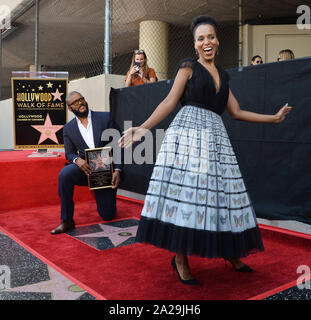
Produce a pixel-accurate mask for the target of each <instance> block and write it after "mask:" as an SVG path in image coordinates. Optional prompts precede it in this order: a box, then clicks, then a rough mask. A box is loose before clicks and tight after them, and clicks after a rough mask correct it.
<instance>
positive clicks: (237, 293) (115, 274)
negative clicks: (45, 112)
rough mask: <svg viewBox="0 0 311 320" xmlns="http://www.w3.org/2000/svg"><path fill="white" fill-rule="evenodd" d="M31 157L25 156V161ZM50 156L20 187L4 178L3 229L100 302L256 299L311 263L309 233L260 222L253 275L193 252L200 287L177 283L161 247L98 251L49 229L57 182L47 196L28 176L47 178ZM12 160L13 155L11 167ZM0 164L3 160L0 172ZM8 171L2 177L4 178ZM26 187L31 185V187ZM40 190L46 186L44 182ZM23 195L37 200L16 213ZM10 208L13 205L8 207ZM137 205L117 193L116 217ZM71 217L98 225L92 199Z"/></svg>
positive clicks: (133, 213) (54, 219)
mask: <svg viewBox="0 0 311 320" xmlns="http://www.w3.org/2000/svg"><path fill="white" fill-rule="evenodd" d="M1 161H2V158H1ZM28 161H29V160H28V159H27V160H26V162H28ZM37 161H39V160H37V159H35V160H34V162H37ZM50 161H51V162H61V161H63V160H62V159H45V160H40V162H41V165H37V164H36V170H37V172H36V174H35V176H34V177H33V179H30V180H27V179H26V180H23V184H24V186H21V185H18V183H17V182H16V181H15V182H14V183H13V184H12V185H10V184H9V183H8V182H7V181H6V182H7V184H6V188H3V187H2V191H4V193H5V194H7V195H8V198H9V199H10V201H13V199H15V200H16V201H13V202H15V203H3V201H8V200H7V199H5V198H4V197H3V194H2V195H1V208H6V210H5V211H6V212H5V213H3V214H0V228H1V229H2V230H4V231H5V232H7V233H8V234H9V235H11V236H12V237H13V238H14V239H15V240H17V241H18V242H19V243H20V244H22V245H24V246H25V247H26V249H29V250H31V252H32V253H34V254H35V255H37V256H38V257H40V258H42V259H44V261H45V262H46V263H48V264H51V266H53V267H55V266H56V267H57V270H58V271H61V272H63V273H64V275H67V276H70V278H71V279H75V280H76V282H77V283H78V284H79V285H80V286H81V287H83V288H84V289H86V290H87V291H89V292H90V293H91V294H94V295H95V296H96V297H97V298H99V299H110V300H116V299H117V300H127V299H129V300H151V299H152V300H153V299H156V300H161V299H162V300H175V299H180V300H184V299H187V300H216V299H224V300H245V299H251V298H256V297H257V298H261V299H262V298H264V297H265V296H267V294H268V293H269V294H272V293H273V292H274V291H277V290H276V289H275V288H278V287H282V289H285V288H287V287H289V286H293V285H295V281H296V280H297V278H298V277H299V276H301V275H300V274H297V273H296V270H297V268H298V266H299V265H308V266H310V265H311V246H310V244H311V236H308V235H301V234H296V233H293V232H288V233H283V232H279V230H277V229H276V228H270V227H262V228H261V231H262V236H263V241H264V245H265V251H264V252H263V253H259V254H256V255H251V256H249V257H248V258H246V259H244V260H243V261H244V262H245V263H247V264H248V265H250V266H251V267H252V268H253V269H254V270H255V271H254V272H253V273H250V274H243V273H238V272H236V271H234V270H233V269H232V267H231V266H228V268H226V267H225V265H224V262H223V261H222V260H221V259H201V258H198V257H191V258H190V264H191V268H192V272H193V275H194V276H195V277H197V278H198V279H199V280H200V281H201V282H203V284H204V285H203V286H201V287H187V286H185V285H182V284H181V283H179V281H178V279H177V276H176V275H175V274H173V272H172V270H171V266H170V260H171V258H172V256H173V254H172V253H170V252H167V251H165V250H161V249H158V248H155V247H153V246H150V245H143V244H132V245H128V246H123V247H119V248H113V249H109V250H102V251H98V250H96V249H93V248H91V247H90V246H88V245H85V244H83V243H82V242H80V241H78V240H77V239H74V238H72V237H70V236H69V235H66V234H62V235H57V236H52V235H50V233H49V232H50V230H51V229H53V228H54V227H55V226H57V224H58V223H59V211H60V207H59V204H58V203H59V201H58V199H57V191H55V190H57V188H56V185H52V186H50V192H51V193H53V194H52V195H51V194H48V192H47V191H46V190H42V193H41V192H40V188H39V189H37V188H33V187H32V185H33V181H36V182H38V181H39V182H40V179H43V178H42V176H43V177H44V178H45V179H48V175H47V174H46V176H45V173H42V171H45V170H48V171H50V170H49V169H51V166H52V163H50V164H49V167H48V168H47V167H46V166H45V165H44V164H45V163H46V162H50ZM17 162H18V160H16V161H15V162H14V164H16V163H17ZM32 163H33V162H32V161H29V163H28V165H27V166H26V165H24V166H23V167H24V170H25V171H29V172H33V174H34V171H33V170H34V169H33V168H29V167H30V166H32ZM7 166H9V165H7ZM3 167H4V166H3V165H2V169H1V170H0V174H2V170H3ZM56 167H57V166H56ZM60 167H61V165H60V166H59V168H60ZM10 170H12V168H10ZM18 170H20V169H18ZM53 170H54V171H50V175H51V176H52V175H57V172H56V170H58V169H55V168H54V169H53ZM27 174H28V173H27ZM12 175H15V173H12ZM12 175H10V174H7V177H9V180H11V178H12ZM25 175H26V173H25ZM40 177H41V178H40ZM54 178H55V177H54ZM54 178H53V179H54ZM50 179H51V178H50ZM55 180H57V179H54V182H53V184H55V183H56V182H55ZM13 185H14V186H18V188H19V192H20V194H19V193H15V189H13V188H12V186H13ZM25 185H28V188H26V187H25ZM42 188H45V184H43V187H42ZM4 189H5V190H4ZM25 189H27V190H25ZM28 189H29V190H28ZM9 190H11V193H10V192H9ZM22 190H24V191H22ZM79 192H81V194H83V195H85V194H87V196H86V195H85V197H90V196H89V192H88V190H87V188H81V190H80V191H79ZM43 194H44V195H45V197H48V199H49V200H48V202H47V204H45V203H44V199H42V198H43V196H42V195H43ZM79 195H80V194H79ZM52 196H54V203H55V205H49V204H50V201H52V199H53V197H52ZM20 197H21V198H24V197H33V198H36V199H37V201H38V203H37V204H36V207H31V204H32V203H35V201H36V200H35V199H32V200H29V201H28V202H27V206H25V208H24V209H20V210H18V207H19V206H21V205H22V203H23V201H25V199H24V200H23V199H19V198H20ZM90 199H91V197H90ZM44 204H45V205H44ZM43 205H44V206H43ZM14 206H16V207H17V209H10V210H9V209H8V208H11V207H14ZM141 207H142V205H141V204H140V203H139V202H132V201H128V200H126V199H124V198H119V199H118V214H117V217H116V219H123V218H127V217H137V218H139V215H140V211H141ZM1 211H2V210H1ZM2 212H3V211H2ZM75 221H76V224H77V226H82V225H91V224H95V223H100V222H102V221H101V219H100V217H99V216H98V214H97V211H96V205H95V203H94V201H83V202H80V203H78V204H77V206H76V212H75ZM270 229H271V230H270ZM172 288H173V290H172ZM270 290H274V291H270Z"/></svg>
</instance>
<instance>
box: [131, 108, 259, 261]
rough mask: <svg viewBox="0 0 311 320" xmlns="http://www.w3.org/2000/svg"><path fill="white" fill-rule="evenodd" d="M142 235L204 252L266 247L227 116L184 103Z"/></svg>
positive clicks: (159, 167) (158, 169)
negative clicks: (227, 123)
mask: <svg viewBox="0 0 311 320" xmlns="http://www.w3.org/2000/svg"><path fill="white" fill-rule="evenodd" d="M136 240H137V241H138V242H142V243H150V244H153V245H155V246H157V247H159V248H165V249H167V250H170V251H172V252H176V253H182V254H187V255H193V254H195V255H199V256H201V257H210V258H216V257H224V258H230V257H231V258H240V257H245V256H247V255H248V254H250V253H255V252H258V251H263V250H264V248H263V243H262V239H261V235H260V231H259V228H258V224H257V220H256V216H255V212H254V209H253V207H252V205H251V202H250V198H249V195H248V192H247V190H246V188H245V184H244V181H243V178H242V175H241V172H240V169H239V166H238V163H237V159H236V156H235V154H234V151H233V148H232V146H231V143H230V140H229V138H228V134H227V131H226V128H225V126H224V124H223V121H222V119H221V117H220V116H219V115H218V114H216V113H214V112H212V111H210V110H207V109H203V108H198V107H195V106H184V107H183V108H182V109H181V110H180V111H179V112H178V114H177V115H176V117H175V118H174V120H173V121H172V123H171V125H170V126H169V128H168V129H167V131H166V134H165V137H164V140H163V142H162V145H161V148H160V151H159V154H158V156H157V160H156V163H155V166H154V169H153V172H152V176H151V180H150V183H149V187H148V191H147V194H146V198H145V202H144V207H143V210H142V214H141V219H140V223H139V227H138V231H137V236H136Z"/></svg>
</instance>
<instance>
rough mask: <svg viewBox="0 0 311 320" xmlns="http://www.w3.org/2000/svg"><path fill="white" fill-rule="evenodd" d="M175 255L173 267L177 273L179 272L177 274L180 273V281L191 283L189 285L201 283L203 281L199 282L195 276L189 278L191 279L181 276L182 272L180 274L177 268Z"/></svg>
mask: <svg viewBox="0 0 311 320" xmlns="http://www.w3.org/2000/svg"><path fill="white" fill-rule="evenodd" d="M175 257H176V256H174V257H173V259H172V262H171V263H172V267H173V269H174V270H175V271H176V273H177V275H178V278H179V280H180V282H181V283H183V284H189V285H193V286H198V285H201V282H199V281H198V280H197V279H195V278H192V279H189V280H184V279H182V278H181V276H180V274H179V272H178V269H177V265H176V261H175Z"/></svg>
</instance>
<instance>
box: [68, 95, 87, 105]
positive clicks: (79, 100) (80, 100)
mask: <svg viewBox="0 0 311 320" xmlns="http://www.w3.org/2000/svg"><path fill="white" fill-rule="evenodd" d="M82 102H85V99H84V97H81V98H79V99H77V100H75V101H73V102H72V103H70V104H68V106H69V107H70V106H72V105H74V106H78V105H79V104H80V103H82Z"/></svg>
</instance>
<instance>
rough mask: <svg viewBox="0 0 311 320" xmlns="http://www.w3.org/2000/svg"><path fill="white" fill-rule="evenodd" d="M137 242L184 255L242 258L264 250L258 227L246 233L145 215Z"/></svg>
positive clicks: (140, 223)
mask: <svg viewBox="0 0 311 320" xmlns="http://www.w3.org/2000/svg"><path fill="white" fill-rule="evenodd" d="M136 241H137V242H140V243H149V244H152V245H154V246H156V247H158V248H162V249H166V250H169V251H171V252H174V253H180V254H184V255H189V256H191V255H198V256H200V257H206V258H242V257H246V256H248V255H249V254H254V253H257V252H260V251H264V246H263V243H262V239H261V235H260V230H259V228H258V226H256V227H255V228H252V229H247V230H245V231H243V232H239V233H234V232H230V231H228V232H220V231H209V230H198V229H193V228H186V227H180V226H176V225H173V224H171V223H165V222H163V221H159V220H157V219H151V218H147V217H145V216H141V219H140V222H139V227H138V230H137V234H136Z"/></svg>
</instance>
